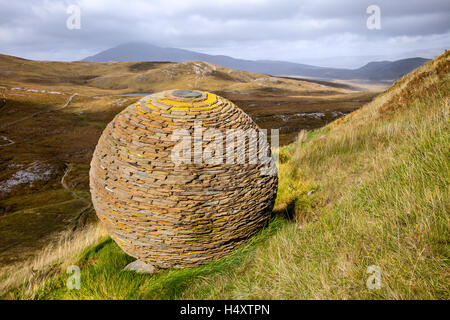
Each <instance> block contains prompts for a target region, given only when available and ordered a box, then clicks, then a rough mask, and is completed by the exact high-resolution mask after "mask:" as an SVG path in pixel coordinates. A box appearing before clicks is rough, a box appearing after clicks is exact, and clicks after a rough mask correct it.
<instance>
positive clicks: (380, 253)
mask: <svg viewBox="0 0 450 320" xmlns="http://www.w3.org/2000/svg"><path fill="white" fill-rule="evenodd" d="M448 59H449V54H448V53H446V54H444V55H443V56H441V57H439V58H437V59H435V60H433V61H432V62H430V63H427V64H426V65H424V66H423V67H421V68H419V69H418V70H416V71H415V72H413V73H412V74H410V75H407V76H406V77H404V78H402V79H401V80H399V81H398V82H397V83H396V84H395V85H394V86H393V87H392V88H391V89H389V90H387V91H386V92H384V93H383V94H381V95H379V96H378V97H377V98H376V99H375V100H374V101H372V102H371V103H370V104H368V105H366V106H364V107H363V108H362V109H360V110H358V111H356V112H354V113H352V114H350V115H349V116H347V117H345V118H343V119H340V120H338V121H336V122H334V123H332V124H330V125H328V126H326V127H325V128H322V129H321V130H320V131H314V132H311V133H309V134H301V135H299V139H298V140H297V142H296V143H294V144H291V145H289V146H287V147H284V148H282V149H281V150H280V154H281V159H282V163H281V165H280V173H279V175H280V186H279V194H278V198H277V203H276V208H275V213H274V218H273V221H272V222H271V224H270V225H269V227H268V228H266V229H265V230H263V231H262V232H260V233H259V234H258V235H257V236H256V237H254V238H253V239H252V240H251V241H250V242H249V243H248V244H246V245H244V246H242V247H241V248H240V249H239V250H237V251H236V252H234V253H233V254H232V255H230V256H228V257H226V258H224V259H221V260H219V261H215V262H211V263H209V264H207V265H204V266H201V267H198V268H192V269H185V270H169V271H164V272H162V273H160V274H157V275H153V276H147V275H138V274H134V273H130V272H123V271H121V269H122V268H123V267H124V266H125V265H126V264H127V263H128V262H129V261H131V259H130V258H129V257H127V256H126V255H125V254H124V253H123V252H121V251H120V249H119V248H118V247H117V245H115V244H114V243H113V242H112V241H111V240H110V239H105V240H103V241H102V242H101V243H99V244H97V245H94V246H91V247H89V248H87V249H86V250H85V251H84V253H83V254H82V255H81V256H79V257H77V258H76V259H74V260H72V261H73V262H75V263H76V264H78V265H79V266H80V267H81V270H82V279H81V290H78V291H77V290H72V291H69V290H67V289H66V287H65V280H66V279H67V275H65V274H64V272H63V271H64V269H63V271H62V272H56V273H55V274H54V275H53V276H50V277H49V279H48V280H47V281H45V282H42V281H41V282H38V286H37V288H34V289H33V290H26V288H27V287H26V286H24V287H19V288H16V289H14V290H12V291H10V292H9V293H8V294H6V295H5V296H4V297H5V298H41V299H47V298H69V299H70V298H75V299H92V298H107V299H122V298H125V299H140V298H151V299H178V298H187V299H189V298H194V299H203V298H213V299H215V298H225V299H226V298H233V299H234V298H263V299H266V298H268V299H291V298H293V299H299V298H300V299H301V298H325V299H354V298H361V299H366V298H375V299H376V298H389V299H408V298H432V299H448V298H449V274H450V270H449V264H448V259H449V246H448V242H449V222H450V221H449V216H448V212H449V203H450V202H449V189H448V185H449V181H448V180H449V169H450V168H449V163H450V161H449V160H450V154H449V149H448V145H449V142H450V141H449V106H448V99H449V97H448V96H449V92H450V82H449V78H448V77H449V62H448ZM308 194H309V195H308ZM64 265H67V261H66V263H65V264H64ZM370 265H377V266H379V267H380V269H381V280H382V287H381V289H379V290H368V289H367V288H366V279H367V277H368V276H369V275H368V274H366V269H367V267H368V266H370Z"/></svg>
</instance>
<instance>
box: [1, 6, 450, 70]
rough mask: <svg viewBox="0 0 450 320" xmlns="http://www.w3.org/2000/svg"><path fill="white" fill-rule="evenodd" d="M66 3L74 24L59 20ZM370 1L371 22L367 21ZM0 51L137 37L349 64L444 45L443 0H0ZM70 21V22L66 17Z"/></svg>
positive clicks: (448, 17) (41, 50)
mask: <svg viewBox="0 0 450 320" xmlns="http://www.w3.org/2000/svg"><path fill="white" fill-rule="evenodd" d="M70 5H76V6H78V7H79V9H80V22H81V24H80V28H79V29H76V28H75V29H69V28H68V27H67V20H68V18H70V16H71V14H69V13H67V10H68V7H69V6H70ZM370 5H377V6H378V7H379V8H380V22H381V24H380V26H381V29H372V30H370V29H368V28H367V19H368V18H369V16H371V14H368V13H366V10H367V8H368V7H369V6H370ZM0 13H1V19H0V53H4V54H10V55H15V56H20V57H24V58H30V59H42V60H67V61H71V60H80V59H83V58H85V57H86V56H89V55H93V54H95V53H98V52H99V51H102V50H105V49H108V48H110V47H113V46H115V45H118V44H121V43H125V42H130V41H144V42H148V43H152V44H155V45H160V46H164V47H178V48H184V49H191V50H196V51H200V52H204V53H209V54H225V55H229V56H233V57H236V58H246V59H252V60H253V59H255V60H256V59H272V60H287V61H294V62H301V63H311V64H316V65H324V66H337V67H358V66H360V65H362V64H363V63H364V62H368V61H370V60H380V59H384V58H386V59H397V58H404V57H409V56H425V57H432V56H433V55H436V54H438V53H440V51H441V50H443V49H445V48H448V47H449V44H450V1H449V0H406V1H403V0H400V1H398V0H397V1H394V0H370V1H365V0H362V1H358V0H353V1H350V0H336V1H327V0H323V1H319V0H308V1H306V0H290V1H289V0H270V1H269V0H235V1H230V0H179V1H174V0H147V1H144V0H126V1H118V0H84V1H83V0H81V1H76V0H71V1H53V0H47V1H36V0H20V1H14V0H0ZM70 21H71V22H72V25H73V22H76V21H75V20H73V19H71V20H70Z"/></svg>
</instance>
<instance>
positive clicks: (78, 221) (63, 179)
mask: <svg viewBox="0 0 450 320" xmlns="http://www.w3.org/2000/svg"><path fill="white" fill-rule="evenodd" d="M71 170H72V164H70V163H69V164H68V165H67V168H66V170H65V171H64V175H63V176H62V178H61V186H62V187H63V188H64V189H65V190H67V191H69V192H70V193H71V194H72V195H73V196H74V197H75V198H77V199H79V200H81V201H82V202H84V203H85V204H86V206H85V207H84V208H83V209H81V211H80V213H79V214H78V216H77V217H76V219H75V225H74V227H73V228H72V231H75V229H77V227H78V226H79V224H80V220H81V218H82V217H83V215H84V214H86V213H87V212H88V211H89V210H90V209H92V203H91V202H90V201H88V200H86V199H85V198H83V197H81V196H79V195H78V194H77V193H76V192H75V191H73V190H72V189H70V188H69V186H68V185H67V184H66V181H65V179H66V176H67V174H68V173H69V172H70V171H71Z"/></svg>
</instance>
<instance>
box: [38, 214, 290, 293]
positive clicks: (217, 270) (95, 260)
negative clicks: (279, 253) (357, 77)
mask: <svg viewBox="0 0 450 320" xmlns="http://www.w3.org/2000/svg"><path fill="white" fill-rule="evenodd" d="M286 223H289V221H288V220H287V219H286V218H285V217H284V216H283V215H282V214H281V213H279V212H274V213H273V215H272V217H271V220H270V222H269V223H268V225H267V226H266V227H265V228H263V229H262V230H261V231H260V232H259V233H258V234H256V235H255V236H254V237H252V238H251V239H249V240H248V241H247V242H246V243H245V244H243V245H241V246H240V247H239V248H238V249H236V250H235V251H234V252H233V253H231V254H230V255H228V256H226V257H224V258H221V259H218V260H215V261H211V262H209V263H207V264H204V265H201V266H198V267H193V268H186V269H179V270H177V269H170V270H164V271H161V272H159V273H157V274H153V275H147V274H138V273H135V272H130V271H123V268H124V267H125V266H126V265H127V264H128V263H130V262H132V261H133V260H134V258H132V257H130V256H128V255H127V254H126V253H125V252H123V251H122V250H121V249H120V248H119V246H118V245H117V244H116V243H115V242H114V241H113V240H112V239H111V238H108V239H106V240H104V241H102V242H100V243H99V244H97V245H95V246H93V247H90V248H88V249H86V250H85V252H83V254H82V255H81V256H80V258H79V260H78V261H77V262H76V264H77V265H78V266H79V267H80V269H81V288H80V289H79V290H69V289H68V288H67V287H66V282H67V279H68V277H69V276H70V275H66V274H62V275H60V276H58V277H57V278H54V279H52V280H51V281H49V282H47V283H46V284H45V286H44V288H42V289H41V290H40V293H39V294H38V298H39V299H181V298H182V297H183V293H185V292H186V290H188V289H189V288H190V287H191V286H192V285H194V284H195V283H196V282H198V281H205V280H206V281H207V282H208V280H207V278H208V277H209V276H213V275H221V274H232V273H233V272H235V271H236V270H237V269H238V268H240V267H241V266H242V265H244V264H246V263H249V262H250V263H251V257H252V254H253V253H254V252H255V250H256V248H257V247H258V246H260V245H262V244H263V243H265V242H266V241H270V238H271V237H272V236H273V235H274V234H276V233H277V232H278V231H279V230H280V229H281V228H282V227H283V225H285V224H286ZM214 288H215V286H214V283H213V280H211V281H210V282H209V283H207V285H206V286H205V287H204V288H203V287H202V292H203V294H206V295H207V294H208V292H210V291H213V290H214ZM200 298H201V297H200Z"/></svg>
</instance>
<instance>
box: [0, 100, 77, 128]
mask: <svg viewBox="0 0 450 320" xmlns="http://www.w3.org/2000/svg"><path fill="white" fill-rule="evenodd" d="M77 95H78V93H74V94H73V95H71V96H70V97H69V98H68V99H67V100H66V103H65V104H64V105H63V106H61V107H59V108H56V109H47V110H42V111H38V112H35V113H33V114H31V115H29V116H26V117H24V118H22V119H18V120H15V121H13V122H10V123H7V124H5V125H3V126H1V127H0V129H4V128H6V127H9V126H12V125H13V124H16V123H19V122H22V121H25V120H28V119H31V118H34V117H36V116H37V115H40V114H43V113H47V112H52V111H59V110H62V109H64V108H65V107H67V106H68V105H69V103H70V102H71V101H72V99H73V98H74V97H75V96H77Z"/></svg>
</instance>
